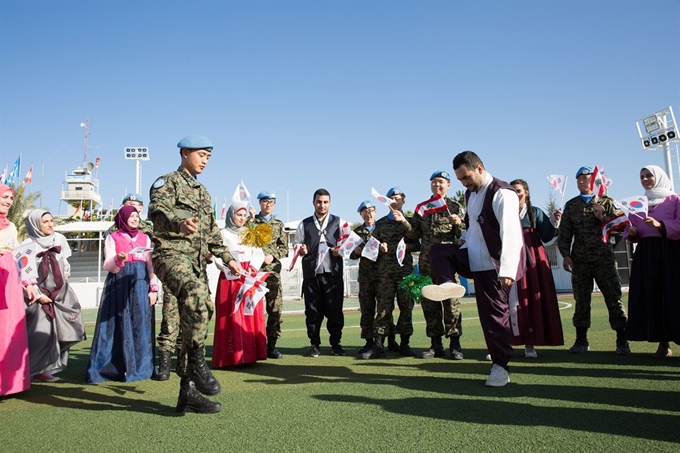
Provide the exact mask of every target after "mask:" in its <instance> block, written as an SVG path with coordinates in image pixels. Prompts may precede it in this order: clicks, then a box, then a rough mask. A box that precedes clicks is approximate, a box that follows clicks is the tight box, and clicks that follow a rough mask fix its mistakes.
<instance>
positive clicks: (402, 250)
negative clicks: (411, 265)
mask: <svg viewBox="0 0 680 453" xmlns="http://www.w3.org/2000/svg"><path fill="white" fill-rule="evenodd" d="M405 256H406V242H404V238H401V241H399V244H397V263H399V265H400V266H403V265H404V257H405Z"/></svg>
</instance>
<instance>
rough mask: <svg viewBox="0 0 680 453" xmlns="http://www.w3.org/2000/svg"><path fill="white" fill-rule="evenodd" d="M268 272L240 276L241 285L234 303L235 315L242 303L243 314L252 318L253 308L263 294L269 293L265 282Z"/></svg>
mask: <svg viewBox="0 0 680 453" xmlns="http://www.w3.org/2000/svg"><path fill="white" fill-rule="evenodd" d="M269 274H270V273H269V272H258V273H257V274H256V275H254V276H252V275H241V281H242V282H243V285H242V286H241V289H239V291H238V293H237V294H236V300H235V301H234V313H236V312H237V311H238V309H239V307H240V305H241V303H244V304H245V306H244V307H243V314H244V315H248V316H252V315H253V313H254V312H255V307H257V304H258V303H259V302H260V301H261V300H262V298H263V297H264V295H265V294H267V293H268V292H269V290H268V289H267V284H266V283H265V280H267V277H269Z"/></svg>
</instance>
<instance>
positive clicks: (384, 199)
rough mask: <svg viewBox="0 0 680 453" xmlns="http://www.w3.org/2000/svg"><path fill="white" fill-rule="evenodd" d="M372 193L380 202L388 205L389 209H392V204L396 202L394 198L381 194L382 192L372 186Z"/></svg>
mask: <svg viewBox="0 0 680 453" xmlns="http://www.w3.org/2000/svg"><path fill="white" fill-rule="evenodd" d="M371 195H373V196H374V197H375V198H376V199H377V200H378V201H379V202H381V203H382V204H384V205H385V206H387V209H390V210H391V209H392V204H393V203H396V202H395V201H394V200H392V199H390V198H387V197H386V196H385V195H380V193H379V192H378V191H377V190H375V188H373V187H371Z"/></svg>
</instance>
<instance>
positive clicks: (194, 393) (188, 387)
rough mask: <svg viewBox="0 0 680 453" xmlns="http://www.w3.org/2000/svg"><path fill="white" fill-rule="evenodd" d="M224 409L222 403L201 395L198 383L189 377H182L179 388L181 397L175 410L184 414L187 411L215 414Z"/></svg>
mask: <svg viewBox="0 0 680 453" xmlns="http://www.w3.org/2000/svg"><path fill="white" fill-rule="evenodd" d="M221 410H222V405H221V404H220V403H217V402H213V401H210V400H209V399H208V398H206V397H205V396H203V395H201V394H200V393H199V391H198V389H197V388H196V384H195V383H194V382H193V381H191V380H188V379H182V382H181V384H180V388H179V398H178V399H177V406H176V407H175V412H178V413H180V414H183V413H185V412H196V413H199V414H214V413H216V412H219V411H221Z"/></svg>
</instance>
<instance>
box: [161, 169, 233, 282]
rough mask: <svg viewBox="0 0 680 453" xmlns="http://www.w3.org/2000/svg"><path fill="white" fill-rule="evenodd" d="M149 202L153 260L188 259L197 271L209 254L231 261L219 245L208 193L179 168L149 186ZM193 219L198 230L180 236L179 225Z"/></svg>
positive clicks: (222, 245) (200, 268)
mask: <svg viewBox="0 0 680 453" xmlns="http://www.w3.org/2000/svg"><path fill="white" fill-rule="evenodd" d="M149 199H150V203H149V220H151V221H152V222H153V226H154V231H153V244H154V252H153V253H154V257H156V256H172V255H177V254H181V255H185V256H188V257H189V259H190V260H191V262H192V264H193V266H194V269H195V270H196V271H198V272H203V271H204V270H205V267H206V265H207V256H208V252H210V253H211V254H212V255H214V256H218V257H221V258H222V260H223V261H224V262H225V264H226V263H227V262H229V261H231V260H232V259H233V257H232V256H231V254H230V253H229V252H228V251H227V248H226V247H225V245H224V244H223V242H222V234H221V232H220V229H219V228H218V227H217V223H216V222H215V215H214V214H213V210H212V207H211V205H210V203H211V198H210V194H209V193H208V190H207V189H206V188H205V186H203V184H201V183H200V182H198V180H196V178H194V177H192V176H191V175H189V174H188V173H187V172H185V171H184V170H182V168H181V167H180V168H178V169H177V171H173V172H172V173H168V174H167V175H165V176H161V177H160V178H158V179H157V180H156V181H155V182H154V183H153V185H152V186H151V190H150V192H149ZM192 217H197V218H198V222H197V223H196V226H197V228H198V231H197V232H196V233H193V234H188V235H185V234H182V233H181V232H180V230H179V224H180V222H181V221H182V220H184V219H187V218H192Z"/></svg>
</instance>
